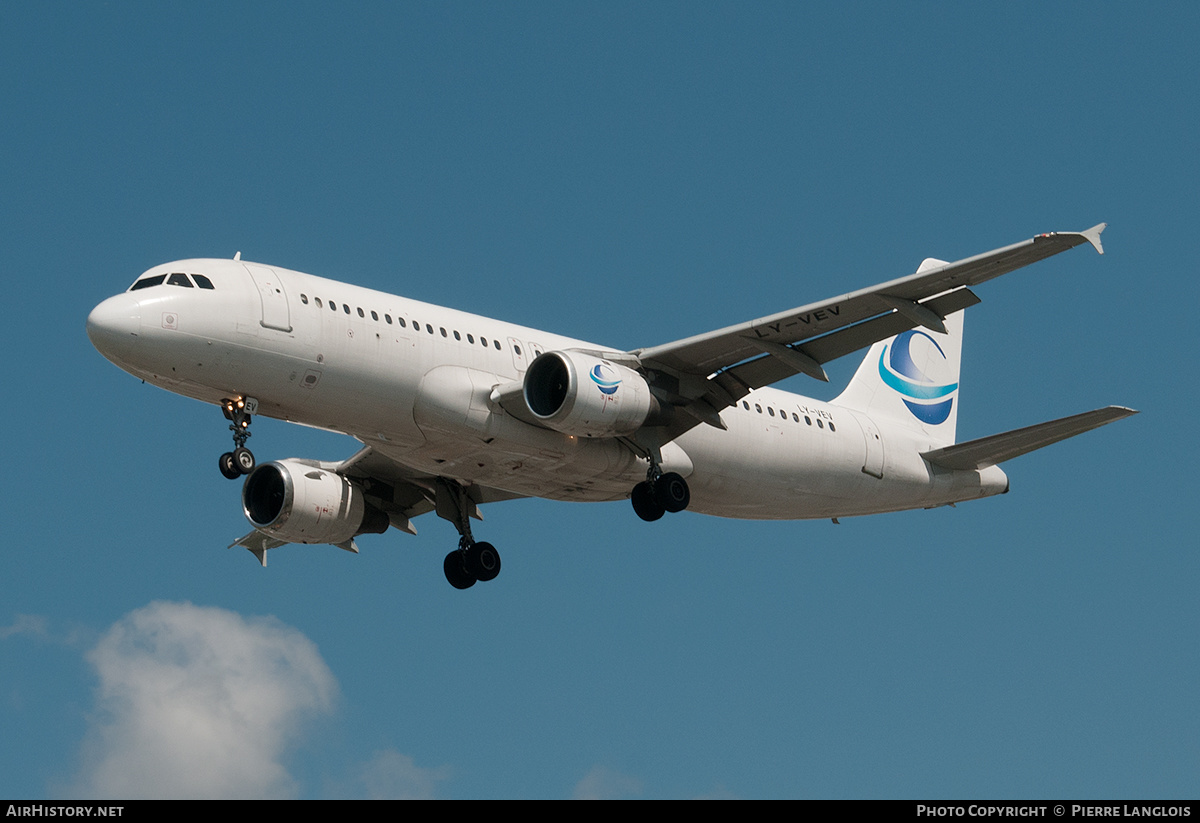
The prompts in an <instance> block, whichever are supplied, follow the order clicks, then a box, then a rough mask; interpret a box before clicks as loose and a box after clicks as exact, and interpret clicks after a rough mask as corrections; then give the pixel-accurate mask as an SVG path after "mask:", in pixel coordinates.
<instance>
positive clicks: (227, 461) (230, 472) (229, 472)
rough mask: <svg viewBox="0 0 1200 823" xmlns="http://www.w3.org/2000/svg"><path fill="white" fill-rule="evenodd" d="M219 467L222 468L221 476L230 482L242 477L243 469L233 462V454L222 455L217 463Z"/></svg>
mask: <svg viewBox="0 0 1200 823" xmlns="http://www.w3.org/2000/svg"><path fill="white" fill-rule="evenodd" d="M217 465H218V466H220V468H221V474H223V475H225V477H227V478H229V479H230V480H237V479H238V478H239V477H241V476H242V472H241V469H239V468H238V466H237V463H235V462H234V460H233V452H225V453H224V454H223V455H221V459H220V460H219V461H217Z"/></svg>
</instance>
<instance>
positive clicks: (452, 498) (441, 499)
mask: <svg viewBox="0 0 1200 823" xmlns="http://www.w3.org/2000/svg"><path fill="white" fill-rule="evenodd" d="M436 506H437V514H438V517H441V518H444V519H446V520H449V521H450V522H451V523H453V524H454V528H456V529H458V535H459V537H458V548H457V549H455V550H454V551H452V552H450V553H449V554H448V555H446V560H445V562H444V563H443V564H442V570H443V571H444V572H445V573H446V580H447V581H449V583H450V585H451V586H453V587H454V588H456V589H469V588H471V587H472V586H474V585H475V583H476V581H479V582H487V581H488V580H494V579H495V578H496V575H498V574H500V552H498V551H496V547H495V546H493V545H492V544H491V543H482V542H480V543H476V542H475V538H473V537H472V536H471V517H472V516H474V517H479V509H478V507H477V506H476V505H475V501H474V500H472V499H471V497H470V495H469V494H467V490H466V489H465V488H463V487H462V485H460V484H458V483H456V482H454V481H453V480H447V479H445V478H441V477H439V478H438V480H437V500H436Z"/></svg>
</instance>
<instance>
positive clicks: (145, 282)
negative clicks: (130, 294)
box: [129, 274, 167, 291]
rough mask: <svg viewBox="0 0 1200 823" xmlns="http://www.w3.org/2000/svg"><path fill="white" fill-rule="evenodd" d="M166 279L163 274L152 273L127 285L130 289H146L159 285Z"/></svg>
mask: <svg viewBox="0 0 1200 823" xmlns="http://www.w3.org/2000/svg"><path fill="white" fill-rule="evenodd" d="M166 279H167V276H166V275H165V274H152V275H150V276H149V277H143V278H142V279H141V280H139V281H137V282H136V283H134V284H133V285H132V286H130V287H129V290H130V291H137V290H138V289H148V288H150V287H151V286H161V285H162V283H163V281H164V280H166Z"/></svg>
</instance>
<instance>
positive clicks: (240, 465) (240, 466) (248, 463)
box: [233, 446, 255, 474]
mask: <svg viewBox="0 0 1200 823" xmlns="http://www.w3.org/2000/svg"><path fill="white" fill-rule="evenodd" d="M233 465H234V466H236V467H237V470H238V471H239V472H241V473H242V474H249V473H250V472H252V471H254V466H255V463H254V454H253V453H251V451H250V450H249V449H247V448H245V447H244V446H239V447H238V448H236V449H234V450H233Z"/></svg>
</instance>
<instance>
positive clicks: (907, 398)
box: [832, 261, 964, 445]
mask: <svg viewBox="0 0 1200 823" xmlns="http://www.w3.org/2000/svg"><path fill="white" fill-rule="evenodd" d="M927 262H928V261H927ZM963 314H964V312H963V311H958V312H955V313H954V314H951V315H948V316H947V317H946V321H945V322H946V333H945V334H942V333H940V332H936V331H931V330H929V329H923V328H917V329H911V330H909V331H906V332H902V333H900V334H898V335H896V336H895V337H892V338H889V339H887V340H881V341H880V342H878V343H876V344H875V345H873V346H872V347H871V349H870V351H868V352H867V356H866V357H865V358H864V359H863V361H862V364H861V365H860V366H859V367H858V371H856V372H855V373H854V378H853V379H852V380H851V381H850V385H848V386H847V387H846V390H845V391H843V392H842V393H841V394H840V395H838V397H837V398H836V399H835V400H833V401H832V402H834V403H836V404H838V405H840V406H846V407H848V408H851V409H854V410H855V411H861V412H864V413H866V414H867V415H869V416H870V417H873V418H875V419H886V420H888V421H890V422H892V423H897V424H900V425H902V426H906V427H908V428H912V429H916V430H918V431H920V432H922V433H924V434H925V435H927V436H928V437H929V438H930V439H931V441H932V442H934V443H939V444H943V445H949V444H951V443H953V442H954V431H955V427H956V425H957V423H958V372H959V363H960V361H961V359H962V332H963Z"/></svg>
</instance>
